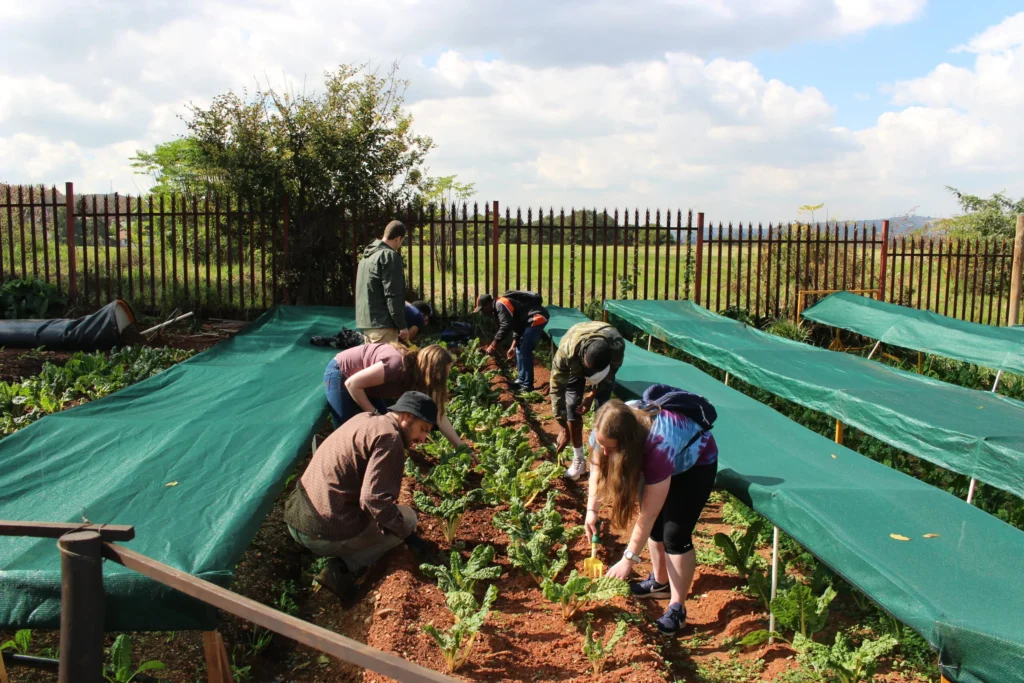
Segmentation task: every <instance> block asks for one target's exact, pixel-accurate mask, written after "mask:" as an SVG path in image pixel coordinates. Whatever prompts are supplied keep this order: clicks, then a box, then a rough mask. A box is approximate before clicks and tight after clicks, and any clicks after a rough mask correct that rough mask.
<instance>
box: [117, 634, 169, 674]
mask: <svg viewBox="0 0 1024 683" xmlns="http://www.w3.org/2000/svg"><path fill="white" fill-rule="evenodd" d="M110 664H111V667H110V668H111V670H112V671H113V675H112V676H111V675H110V674H108V673H104V674H103V677H104V678H105V679H107V680H108V681H111V683H131V681H132V680H133V679H134V678H135V677H136V676H137V675H139V674H140V673H143V672H146V671H157V670H160V669H164V668H166V667H165V666H164V663H163V662H158V661H156V660H151V661H148V662H143V663H142V664H141V665H140V666H139V668H137V669H135V670H134V671H133V670H132V640H131V638H129V637H128V636H126V635H125V634H123V633H122V634H121V635H119V636H118V637H117V639H116V640H114V644H113V645H112V646H111V647H110Z"/></svg>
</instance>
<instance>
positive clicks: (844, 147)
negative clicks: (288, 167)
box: [0, 0, 1024, 219]
mask: <svg viewBox="0 0 1024 683" xmlns="http://www.w3.org/2000/svg"><path fill="white" fill-rule="evenodd" d="M925 4H926V3H925V0H833V1H832V2H825V1H823V0H714V1H707V0H641V1H639V2H636V3H632V4H630V5H624V4H622V3H612V2H606V1H600V2H585V1H584V0H565V2H560V3H556V4H552V3H549V2H541V0H523V2H521V3H517V4H514V5H509V4H494V3H481V2H478V1H477V0H446V1H445V2H444V3H442V4H439V3H419V2H408V1H401V0H391V1H390V2H388V1H373V2H371V1H370V0H353V1H352V2H347V3H335V2H329V1H328V0H316V1H314V0H262V1H261V2H258V3H241V2H237V1H236V0H212V1H210V2H199V0H181V2H175V3H170V2H153V3H138V2H130V1H129V0H123V1H122V0H108V2H106V3H104V4H103V5H102V6H101V9H97V6H96V5H95V4H92V3H90V4H73V3H72V4H67V5H65V4H64V3H59V2H56V0H37V1H36V2H32V3H27V2H21V1H19V2H17V3H16V2H14V0H7V1H6V2H0V19H2V21H0V63H4V64H5V65H7V66H8V68H7V69H6V70H5V71H4V73H3V75H0V179H5V180H14V181H36V182H40V181H41V182H47V183H53V182H56V183H60V182H63V181H64V180H66V179H71V180H74V181H75V182H76V185H79V186H81V190H80V191H87V190H106V189H108V188H109V187H110V184H111V183H113V185H114V187H115V189H119V190H121V191H128V192H132V191H135V188H136V185H138V186H139V187H145V186H146V179H145V178H143V177H140V176H135V175H134V174H133V173H132V170H131V168H130V167H129V162H128V157H129V156H131V154H133V153H134V151H135V149H136V148H137V147H150V146H152V145H153V144H155V143H157V142H160V141H164V140H167V139H171V138H173V137H174V136H175V135H177V134H180V133H181V132H183V125H182V123H181V121H180V120H179V118H178V117H179V116H180V115H181V114H183V113H184V112H185V104H186V103H188V102H190V101H193V102H197V103H200V104H205V103H207V102H208V101H209V100H210V98H211V97H212V96H213V95H215V94H217V93H219V92H223V91H225V90H227V89H236V90H239V89H241V88H246V87H247V88H249V89H250V90H251V89H252V88H253V87H254V86H255V85H256V81H257V80H259V81H262V82H265V81H266V80H267V79H269V80H271V81H273V82H274V83H275V84H278V85H279V84H281V83H286V84H288V87H292V88H302V87H306V88H316V87H317V86H318V85H319V84H320V83H321V82H322V72H323V71H324V70H325V69H331V68H333V67H334V66H335V65H337V64H339V63H342V62H346V63H351V62H357V63H358V62H363V61H367V60H370V61H372V62H373V63H374V64H382V63H384V64H386V63H388V62H390V61H391V60H392V59H395V58H402V59H403V61H402V73H401V75H402V76H403V77H405V78H409V79H410V80H411V81H412V87H411V88H410V90H409V93H408V94H409V105H410V107H411V109H412V111H413V113H414V114H415V116H416V129H417V131H418V132H421V133H423V134H426V135H430V136H431V137H433V138H434V139H435V141H436V142H437V143H438V149H437V150H436V153H434V154H432V155H431V157H430V160H429V163H430V166H431V172H432V173H434V174H448V173H458V174H459V175H460V177H462V178H464V179H465V180H469V181H476V183H477V188H478V190H479V193H480V195H481V196H480V198H481V199H493V198H497V199H500V200H502V201H503V202H505V203H511V204H518V203H521V204H523V205H524V206H526V205H527V204H531V205H534V206H536V205H537V204H538V203H542V204H545V205H548V204H553V205H555V206H556V207H557V206H558V205H560V204H565V205H569V204H572V203H576V204H581V203H585V204H587V205H588V206H590V205H594V204H598V205H601V204H607V205H609V206H610V207H611V206H615V205H618V206H623V205H625V204H627V203H628V204H629V205H630V206H635V205H636V204H637V203H642V204H650V205H651V206H656V205H658V206H666V205H668V204H671V205H673V206H677V205H678V206H682V207H683V208H685V207H686V206H687V205H699V206H700V207H702V208H706V209H707V210H708V211H710V212H713V213H715V214H716V215H717V217H720V218H722V219H728V218H755V219H762V218H764V219H768V218H778V217H783V218H789V217H792V215H793V211H794V207H795V206H797V205H799V204H803V203H807V202H809V201H821V200H827V201H828V202H829V204H830V207H831V208H833V212H834V213H835V212H838V213H839V214H840V215H844V216H851V217H852V216H865V215H867V216H868V217H877V216H879V215H887V214H888V213H891V212H894V211H898V210H902V209H905V208H907V207H908V206H912V205H914V204H921V205H922V206H923V207H925V208H926V209H927V208H928V207H929V205H932V206H936V207H939V208H936V209H934V210H935V211H936V212H939V211H941V210H942V209H943V208H946V207H949V206H950V204H949V201H948V198H946V197H945V196H944V194H943V190H942V187H943V185H945V184H953V185H958V184H960V185H964V186H965V187H966V188H968V189H972V190H974V191H978V192H985V191H992V190H997V189H1001V188H1003V187H1013V186H1014V184H1015V183H1019V182H1021V181H1022V180H1024V162H1018V161H1016V160H1015V159H1014V157H1013V155H1012V154H1011V153H1009V150H1013V149H1019V148H1021V144H1022V143H1024V124H1022V123H1021V122H1020V118H1021V117H1020V116H1019V112H1020V111H1022V110H1024V73H1022V69H1024V13H1022V14H1019V15H1017V16H1015V17H1010V18H1008V19H1007V20H1006V21H1004V22H1002V23H1000V24H999V25H997V26H993V27H991V28H989V29H988V30H986V31H984V32H982V33H980V34H979V35H978V36H975V37H974V38H972V39H970V40H969V41H968V42H967V44H966V45H965V46H963V49H964V50H966V51H969V52H972V53H974V54H975V55H976V57H975V63H974V64H973V66H971V67H970V68H964V67H961V66H952V65H947V64H942V65H939V66H937V67H936V68H935V69H934V70H933V71H932V72H931V73H929V74H926V75H924V76H922V77H921V78H918V79H912V80H908V81H904V82H900V83H895V84H893V85H892V86H890V88H889V92H890V93H891V101H890V109H891V111H889V112H887V113H885V114H884V115H882V116H880V117H879V118H878V120H877V122H875V124H873V125H871V126H869V127H867V128H865V129H862V130H847V129H845V128H841V127H838V126H836V124H835V114H836V107H835V105H833V104H832V103H830V102H828V101H827V99H826V98H825V96H824V95H823V94H822V93H821V92H820V91H819V90H817V89H816V88H813V87H800V88H797V87H793V85H791V84H789V83H786V82H783V81H781V80H779V79H776V78H772V76H773V74H770V73H763V72H762V71H761V70H760V69H759V68H758V67H757V65H756V64H755V63H752V62H751V61H749V59H748V57H749V55H751V54H754V53H755V52H756V51H758V50H763V49H772V48H780V47H785V46H786V45H790V44H793V43H796V42H799V41H803V40H810V39H814V40H822V39H825V40H827V39H830V38H835V37H839V36H846V35H851V34H859V33H863V32H865V31H869V30H871V29H873V28H875V27H879V26H891V25H895V24H900V23H904V22H908V21H912V20H913V19H915V18H916V17H918V16H920V14H921V12H922V10H923V9H924V7H925ZM56 9H61V10H62V11H61V12H56V11H55V10H56ZM709 55H715V57H714V58H710V57H709ZM854 97H855V99H858V100H861V101H865V100H867V99H869V96H868V95H866V94H862V93H855V94H854ZM993 178H995V179H996V180H995V181H993ZM991 182H996V183H997V185H996V186H994V187H988V186H987V184H986V183H991Z"/></svg>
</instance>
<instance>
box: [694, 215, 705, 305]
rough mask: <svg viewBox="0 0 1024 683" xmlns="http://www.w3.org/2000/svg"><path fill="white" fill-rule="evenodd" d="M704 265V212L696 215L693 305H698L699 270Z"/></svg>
mask: <svg viewBox="0 0 1024 683" xmlns="http://www.w3.org/2000/svg"><path fill="white" fill-rule="evenodd" d="M703 265H704V212H703V211H700V212H698V213H697V272H696V273H695V274H694V276H693V303H695V304H697V305H698V306H699V305H700V279H701V268H702V266H703Z"/></svg>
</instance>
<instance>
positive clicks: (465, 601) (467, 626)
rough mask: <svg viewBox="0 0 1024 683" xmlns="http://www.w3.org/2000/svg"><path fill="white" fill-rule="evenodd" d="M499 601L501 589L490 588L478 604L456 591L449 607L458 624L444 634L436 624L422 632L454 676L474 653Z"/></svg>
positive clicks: (463, 593)
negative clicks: (492, 608)
mask: <svg viewBox="0 0 1024 683" xmlns="http://www.w3.org/2000/svg"><path fill="white" fill-rule="evenodd" d="M497 599H498V589H497V588H495V587H494V586H488V588H487V593H486V595H484V600H483V603H482V604H480V605H477V604H476V600H474V599H473V596H472V595H470V594H469V593H465V592H461V591H457V592H455V593H451V594H449V600H448V607H449V609H451V610H452V612H453V613H454V614H455V624H454V625H453V626H452V627H451V628H449V629H445V630H444V631H442V630H440V629H438V628H436V627H435V626H434V625H433V624H427V625H426V626H424V627H423V630H424V631H425V632H426V633H427V635H429V636H430V637H431V638H432V639H433V640H434V643H435V644H436V645H437V647H438V649H440V650H441V654H442V655H444V661H445V663H446V664H447V665H448V671H451V672H454V671H456V670H458V669H459V667H461V666H462V665H464V664H465V663H466V662H467V661H469V657H470V655H471V654H472V652H473V643H474V642H475V641H476V637H477V634H478V633H479V632H480V628H481V627H482V626H483V625H484V622H485V621H486V620H487V617H488V615H490V612H491V605H493V604H494V601H495V600H497Z"/></svg>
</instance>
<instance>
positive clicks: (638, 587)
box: [629, 573, 671, 598]
mask: <svg viewBox="0 0 1024 683" xmlns="http://www.w3.org/2000/svg"><path fill="white" fill-rule="evenodd" d="M629 592H630V593H632V594H633V597H635V598H667V597H668V596H669V595H671V591H669V587H668V584H667V583H658V582H657V581H656V580H655V579H654V574H653V573H651V574H648V575H647V578H646V579H644V580H643V581H634V582H632V583H630V584H629Z"/></svg>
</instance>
